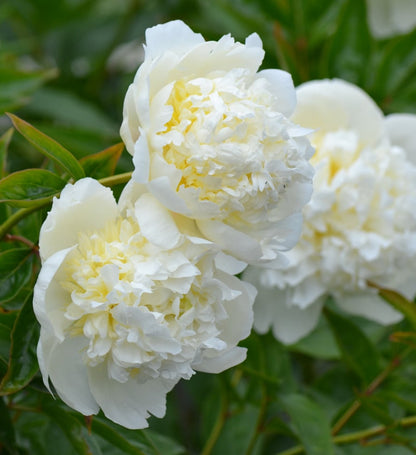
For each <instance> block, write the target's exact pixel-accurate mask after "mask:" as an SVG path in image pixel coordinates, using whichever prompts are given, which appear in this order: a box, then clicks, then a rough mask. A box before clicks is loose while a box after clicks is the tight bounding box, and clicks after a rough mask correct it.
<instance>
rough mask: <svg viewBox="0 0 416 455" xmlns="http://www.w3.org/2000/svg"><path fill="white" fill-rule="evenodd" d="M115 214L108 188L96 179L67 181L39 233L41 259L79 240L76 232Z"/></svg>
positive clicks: (100, 224)
mask: <svg viewBox="0 0 416 455" xmlns="http://www.w3.org/2000/svg"><path fill="white" fill-rule="evenodd" d="M117 215H118V208H117V203H116V201H115V199H114V196H113V193H112V191H111V190H110V189H109V188H106V187H104V186H102V185H101V184H100V183H99V182H98V181H97V180H94V179H92V178H89V177H87V178H84V179H81V180H78V181H77V182H76V183H74V184H73V185H70V184H69V185H67V186H66V187H65V188H64V189H63V190H62V192H61V195H60V197H59V199H57V198H54V200H53V204H52V209H51V210H50V212H49V213H48V216H47V217H46V220H45V222H44V223H43V225H42V227H41V230H40V235H39V250H40V255H41V257H42V260H43V261H44V260H46V259H47V258H48V257H49V256H51V255H52V254H54V253H56V252H57V251H59V250H63V249H65V248H69V247H71V246H73V245H75V244H76V243H77V242H78V233H79V232H88V231H93V230H97V229H100V228H102V227H104V226H105V224H106V223H107V222H108V221H109V220H112V219H114V218H116V217H117Z"/></svg>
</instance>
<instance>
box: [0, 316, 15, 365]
mask: <svg viewBox="0 0 416 455" xmlns="http://www.w3.org/2000/svg"><path fill="white" fill-rule="evenodd" d="M16 316H17V311H7V312H3V311H1V312H0V358H2V359H3V360H4V361H6V359H8V358H9V354H10V341H11V333H12V330H13V325H14V323H15V321H16ZM5 374H6V373H5Z"/></svg>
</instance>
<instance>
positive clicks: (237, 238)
mask: <svg viewBox="0 0 416 455" xmlns="http://www.w3.org/2000/svg"><path fill="white" fill-rule="evenodd" d="M197 225H198V227H199V229H200V231H201V232H202V233H203V234H204V235H205V237H207V238H208V239H209V240H212V241H213V242H214V243H216V244H217V245H218V246H219V247H220V248H221V249H222V250H224V251H225V252H226V253H229V254H230V255H231V256H235V257H236V258H237V259H239V260H241V261H244V262H247V263H253V262H255V261H257V260H258V259H260V257H261V255H262V251H261V247H260V244H259V242H257V241H256V240H255V239H253V238H252V237H249V236H248V235H246V234H244V233H243V232H240V231H237V230H236V229H234V228H232V227H231V226H228V225H226V224H224V223H222V222H221V221H215V220H198V221H197Z"/></svg>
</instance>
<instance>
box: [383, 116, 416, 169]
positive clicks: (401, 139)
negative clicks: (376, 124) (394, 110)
mask: <svg viewBox="0 0 416 455" xmlns="http://www.w3.org/2000/svg"><path fill="white" fill-rule="evenodd" d="M384 124H385V127H386V129H387V134H388V136H389V138H390V141H391V142H392V144H393V145H398V146H399V147H401V148H403V149H404V151H405V152H406V156H407V158H408V159H409V160H410V161H411V162H412V163H413V164H416V115H414V114H392V115H388V116H387V117H386V118H385V123H384Z"/></svg>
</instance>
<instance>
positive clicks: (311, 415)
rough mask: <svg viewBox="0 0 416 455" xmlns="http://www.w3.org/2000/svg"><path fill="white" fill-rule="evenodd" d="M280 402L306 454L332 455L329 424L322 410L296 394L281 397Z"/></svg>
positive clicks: (332, 448) (306, 398) (332, 447)
mask: <svg viewBox="0 0 416 455" xmlns="http://www.w3.org/2000/svg"><path fill="white" fill-rule="evenodd" d="M280 400H281V402H282V404H283V407H284V409H285V411H286V412H287V413H288V414H289V417H290V425H291V427H292V429H293V431H294V433H295V434H296V436H297V437H298V439H299V441H300V442H301V443H302V445H303V446H304V448H305V452H306V454H307V455H323V454H325V455H333V454H334V453H335V452H334V446H333V443H332V439H331V429H330V424H329V421H328V419H327V416H326V415H325V413H324V412H323V410H322V408H321V407H320V406H319V405H318V404H317V403H315V402H314V401H312V400H310V399H309V398H308V397H306V396H305V395H299V394H296V393H292V394H288V395H282V396H281V397H280Z"/></svg>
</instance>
